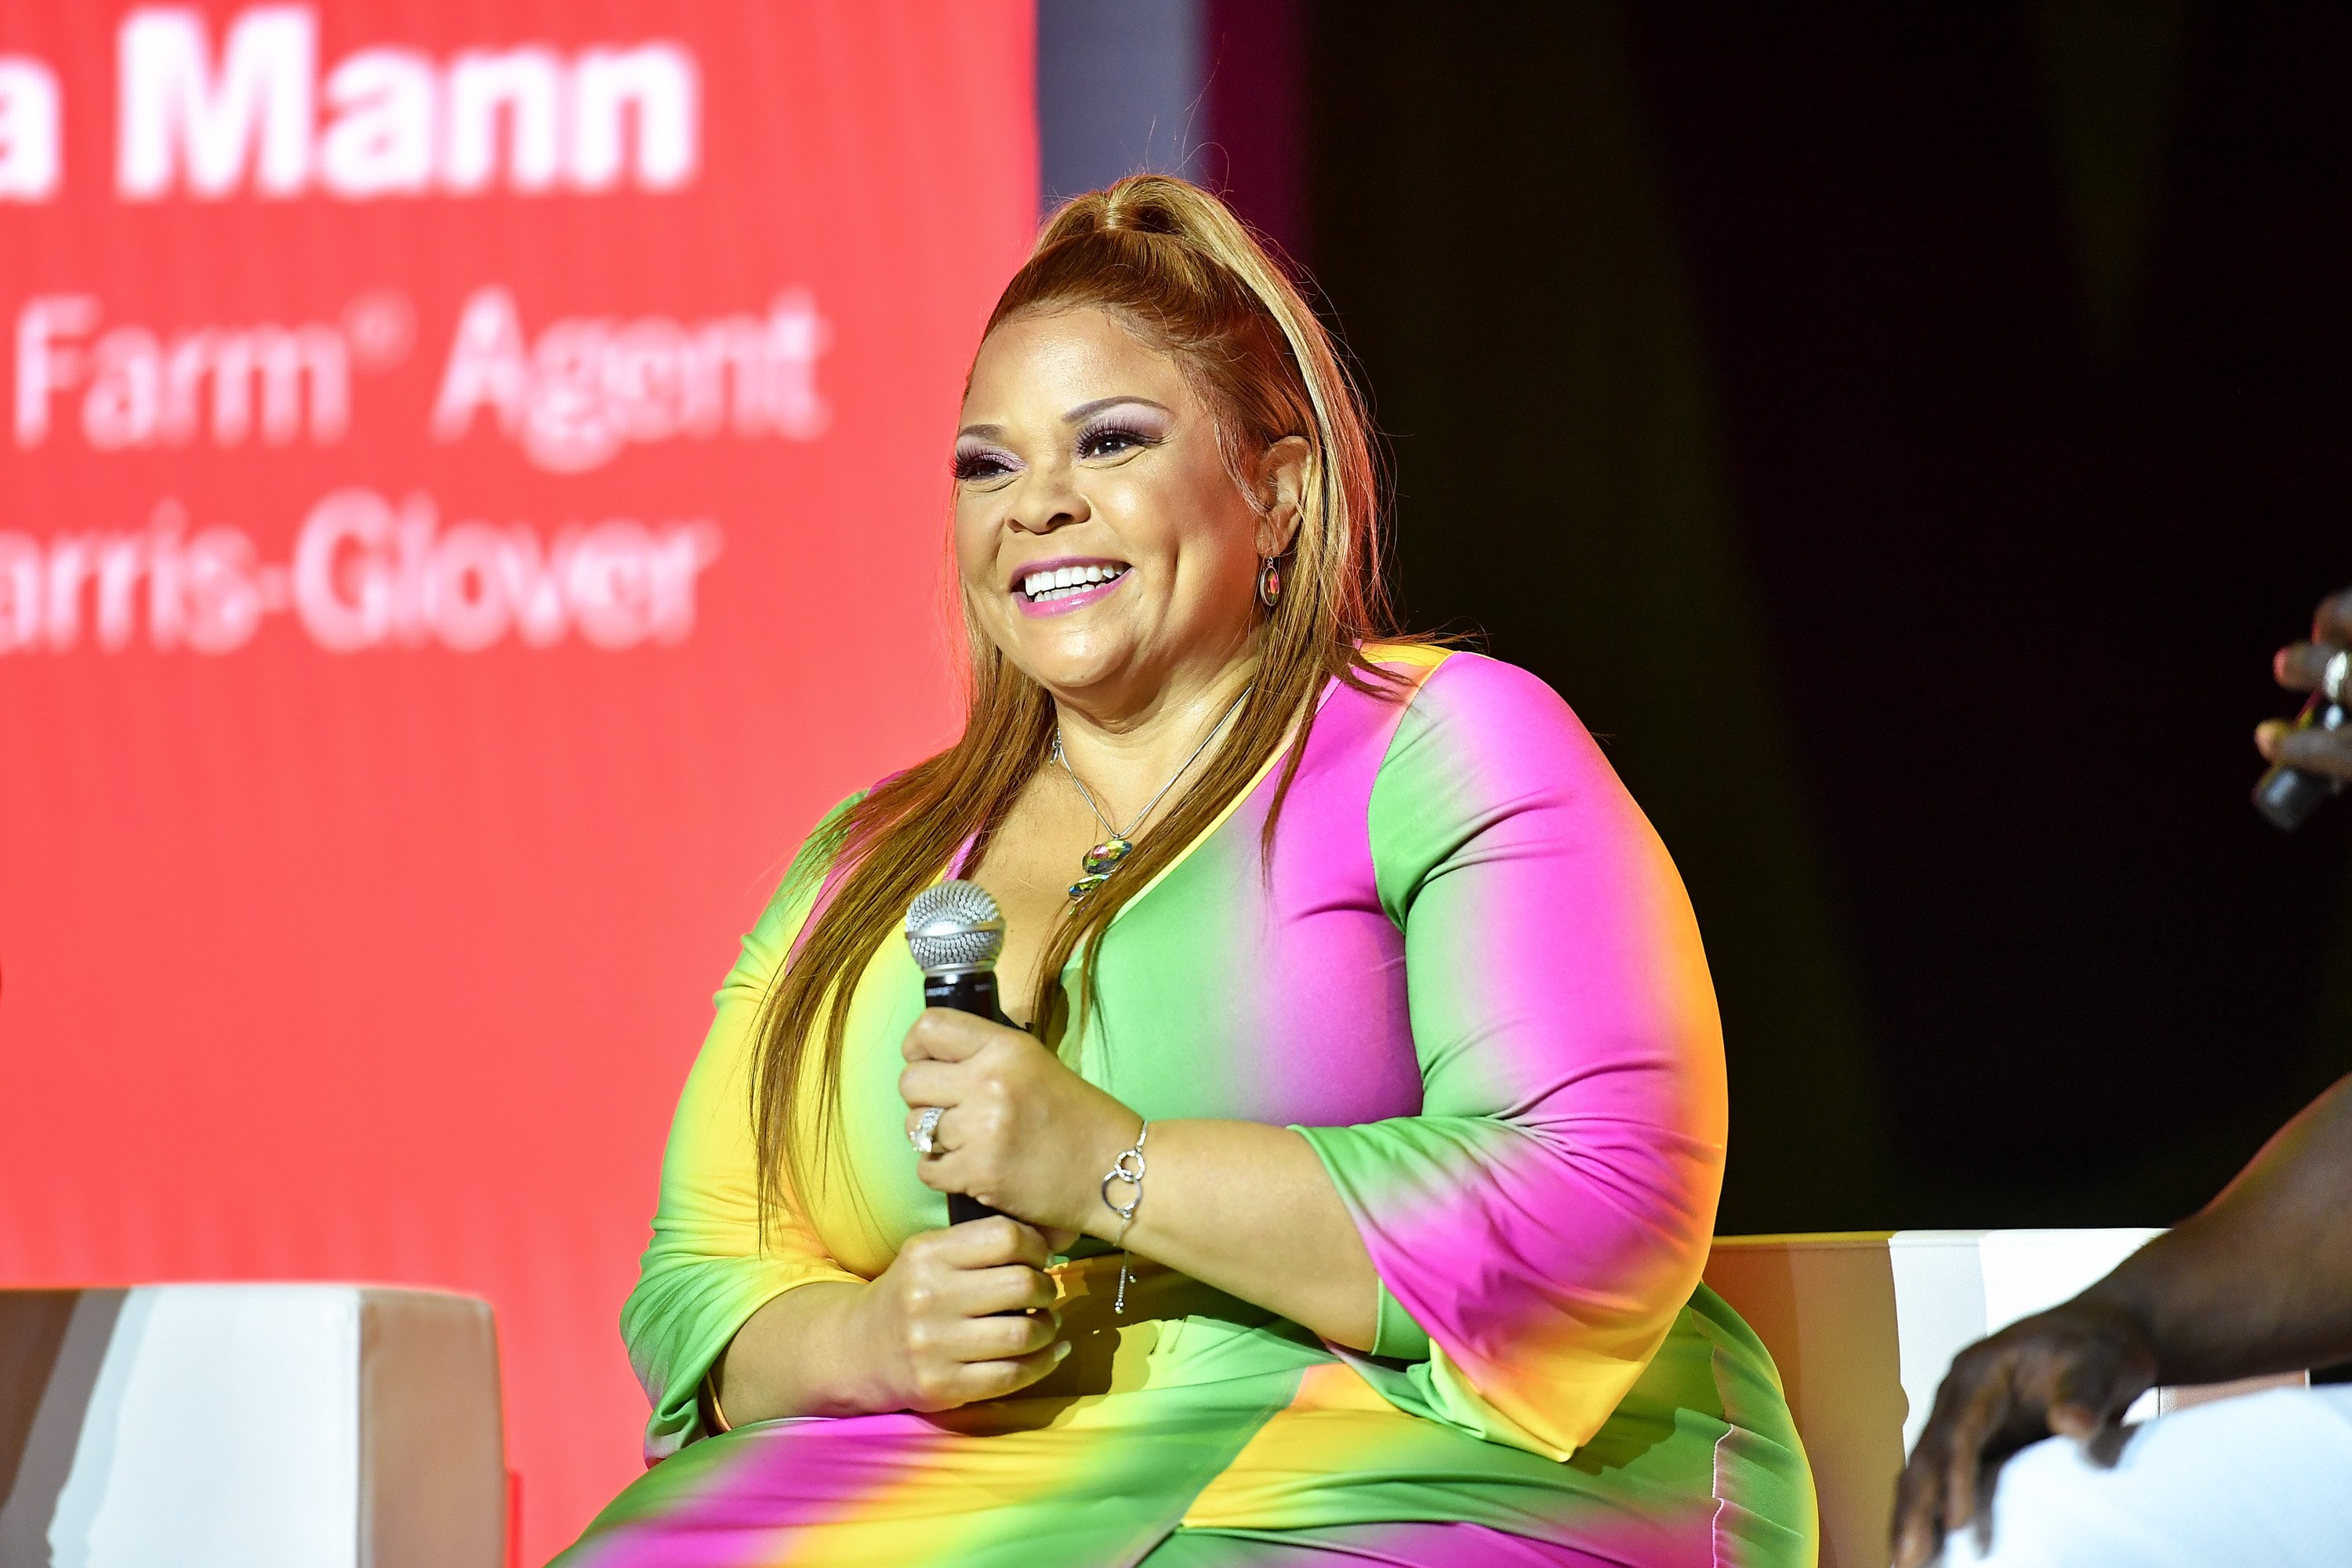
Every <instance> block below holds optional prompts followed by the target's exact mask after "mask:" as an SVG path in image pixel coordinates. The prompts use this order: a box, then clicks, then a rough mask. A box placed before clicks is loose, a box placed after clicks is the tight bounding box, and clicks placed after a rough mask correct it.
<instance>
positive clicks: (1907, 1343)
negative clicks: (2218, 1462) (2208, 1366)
mask: <svg viewBox="0 0 2352 1568" xmlns="http://www.w3.org/2000/svg"><path fill="white" fill-rule="evenodd" d="M2159 1234H2161V1233H2160V1232H2158V1231H2154V1230H2137V1229H2133V1230H1904V1231H1892V1232H1889V1231H1856V1232H1848V1233H1844V1234H1839V1235H1825V1236H1732V1237H1717V1239H1716V1243H1715V1250H1714V1252H1713V1254H1712V1255H1711V1256H1710V1257H1709V1258H1708V1259H1707V1266H1706V1282H1707V1283H1708V1284H1709V1285H1711V1286H1713V1287H1714V1288H1715V1289H1716V1291H1717V1294H1719V1295H1721V1296H1722V1297H1723V1299H1724V1300H1727V1301H1728V1302H1730V1303H1731V1304H1732V1306H1733V1307H1734V1308H1736V1309H1737V1310H1738V1312H1739V1315H1740V1316H1741V1317H1743V1318H1745V1319H1747V1320H1748V1323H1749V1325H1750V1326H1751V1327H1753V1328H1754V1329H1755V1331H1756V1332H1757V1335H1758V1337H1759V1338H1760V1339H1762V1340H1763V1342H1764V1343H1765V1345H1766V1346H1767V1347H1768V1348H1769V1350H1770V1351H1771V1352H1772V1359H1773V1361H1774V1362H1775V1363H1777V1364H1778V1365H1779V1367H1780V1381H1781V1384H1782V1385H1783V1386H1784V1387H1785V1388H1786V1389H1787V1390H1788V1394H1789V1404H1790V1407H1791V1408H1792V1409H1793V1410H1794V1411H1795V1413H1796V1417H1797V1430H1798V1431H1799V1433H1800V1434H1801V1435H1802V1436H1803V1437H1804V1440H1805V1452H1806V1455H1807V1457H1808V1458H1811V1461H1812V1466H1813V1482H1814V1486H1815V1488H1816V1489H1817V1490H1818V1492H1819V1494H1820V1498H1821V1510H1822V1568H1885V1563H1886V1560H1887V1556H1888V1551H1887V1529H1888V1524H1889V1522H1890V1521H1891V1519H1892V1516H1893V1513H1894V1503H1895V1478H1896V1477H1897V1476H1899V1475H1901V1474H1902V1471H1903V1459H1904V1456H1905V1455H1906V1454H1908V1453H1909V1452H1910V1451H1911V1445H1912V1443H1913V1442H1914V1441H1915V1440H1916V1438H1917V1437H1918V1436H1919V1431H1920V1428H1922V1427H1923V1426H1926V1425H1927V1413H1928V1411H1929V1410H1930V1409H1931V1408H1932V1407H1933V1405H1934V1404H1935V1399H1936V1388H1937V1384H1940V1383H1942V1382H1943V1379H1944V1373H1946V1372H1947V1371H1948V1370H1949V1369H1950V1367H1951V1364H1952V1358H1953V1357H1954V1356H1955V1355H1958V1353H1959V1352H1961V1351H1962V1350H1963V1349H1965V1348H1966V1347H1968V1346H1969V1345H1970V1344H1972V1343H1974V1342H1976V1341H1978V1340H1979V1339H1982V1338H1983V1337H1984V1336H1985V1335H1986V1334H1988V1333H1990V1332H1991V1331H1994V1330H1996V1329H2001V1328H2006V1327H2007V1326H2008V1325H2010V1324H2011V1323H2013V1322H2015V1321H2017V1320H2018V1319H2020V1318H2023V1317H2028V1316H2031V1315H2032V1313H2035V1312H2039V1311H2041V1310H2043V1309H2045V1308H2049V1307H2054V1306H2056V1305H2057V1304H2058V1303H2059V1302H2061V1301H2063V1300H2066V1299H2067V1298H2069V1297H2071V1296H2073V1295H2074V1294H2075V1293H2076V1292H2078V1291H2080V1290H2081V1289H2083V1288H2084V1287H2085V1286H2087V1285H2089V1284H2090V1283H2091V1282H2092V1281H2093V1280H2095V1279H2098V1278H2099V1277H2100V1276H2102V1275H2104V1274H2105V1273H2106V1272H2107V1271H2108V1270H2109V1269H2111V1268H2114V1267H2115V1266H2116V1264H2118V1263H2120V1262H2122V1261H2123V1260H2124V1259H2125V1258H2127V1257H2129V1256H2130V1255H2131V1254H2132V1253H2133V1252H2135V1251H2137V1250H2138V1248H2139V1247H2142V1246H2144V1245H2146V1243H2147V1241H2148V1240H2149V1239H2150V1238H2151V1237H2156V1236H2158V1235H2159ZM2308 1381H2309V1379H2308V1377H2307V1376H2305V1375H2303V1374H2297V1375H2295V1376H2293V1377H2283V1378H2253V1379H2249V1380H2247V1381H2246V1382H2243V1383H2232V1384H2214V1385H2212V1386H2210V1387H2204V1388H2164V1389H2154V1390H2151V1391H2150V1392H2149V1393H2148V1394H2145V1395H2142V1396H2141V1398H2140V1400H2139V1401H2138V1403H2137V1404H2136V1405H2133V1406H2132V1409H2131V1411H2130V1417H2131V1418H2132V1419H2135V1420H2137V1419H2139V1418H2141V1417H2143V1416H2147V1415H2161V1414H2164V1413H2167V1412H2169V1411H2172V1410H2176V1409H2179V1408H2183V1407H2185V1406H2187V1405H2195V1404H2199V1403H2201V1402H2203V1401H2205V1400H2208V1399H2220V1398H2226V1397H2228V1396H2229V1395H2231V1394H2245V1393H2251V1392H2252V1391H2254V1390H2255V1389H2259V1388H2273V1387H2278V1386H2281V1385H2283V1384H2304V1383H2307V1382H2308Z"/></svg>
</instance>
